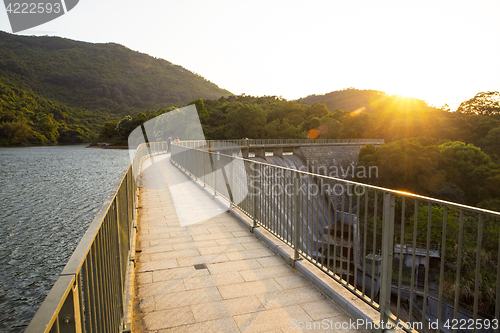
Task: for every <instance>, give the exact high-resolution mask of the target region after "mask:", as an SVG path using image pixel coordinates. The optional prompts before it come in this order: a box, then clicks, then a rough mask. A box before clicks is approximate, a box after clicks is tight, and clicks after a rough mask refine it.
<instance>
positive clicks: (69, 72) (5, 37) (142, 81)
mask: <svg viewBox="0 0 500 333" xmlns="http://www.w3.org/2000/svg"><path fill="white" fill-rule="evenodd" d="M0 85H1V86H0V89H1V92H0V93H1V95H0V103H1V104H0V126H1V127H0V136H1V137H2V138H3V140H2V141H1V142H0V145H22V144H51V143H74V142H81V140H83V141H87V142H88V141H90V140H91V139H95V137H96V136H97V133H98V131H99V129H100V128H101V127H102V126H103V125H104V123H105V122H106V121H109V120H113V119H114V120H119V119H120V118H122V117H123V116H125V115H127V114H132V115H135V114H137V113H140V112H146V111H147V110H157V109H159V108H162V107H166V106H171V105H174V106H181V105H184V104H186V103H188V102H189V101H191V100H193V99H196V98H219V97H220V96H229V95H230V93H229V92H228V91H227V90H223V89H220V88H218V87H217V86H216V85H215V84H213V83H211V82H209V81H207V80H205V79H204V78H202V77H201V76H199V75H197V74H195V73H192V72H190V71H188V70H186V69H184V68H182V67H180V66H177V65H174V64H172V63H170V62H168V61H165V60H163V59H157V58H153V57H150V56H148V55H146V54H143V53H139V52H135V51H132V50H130V49H127V48H126V47H124V46H121V45H118V44H113V43H107V44H92V43H84V42H78V41H73V40H69V39H64V38H60V37H34V36H31V37H28V36H18V35H13V34H8V33H5V32H0ZM52 111H54V113H53V112H52ZM50 114H52V116H50ZM44 117H46V119H49V118H50V119H52V121H53V122H54V123H55V125H54V126H55V130H54V132H53V133H51V134H49V133H48V131H49V130H42V129H41V127H40V126H42V125H40V121H42V120H41V119H42V118H44ZM51 117H52V118H51ZM38 118H40V119H38ZM49 122H50V121H49ZM42 127H43V126H42ZM66 127H67V129H66ZM68 131H69V132H68ZM72 131H73V132H74V131H76V132H78V133H76V132H74V133H73V132H72ZM80 131H81V133H80ZM70 132H71V133H70ZM68 133H70V134H69V136H68ZM44 137H45V138H44Z"/></svg>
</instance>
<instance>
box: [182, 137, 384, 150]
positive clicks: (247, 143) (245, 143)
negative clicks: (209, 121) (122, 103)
mask: <svg viewBox="0 0 500 333" xmlns="http://www.w3.org/2000/svg"><path fill="white" fill-rule="evenodd" d="M383 143H384V139H238V140H183V141H180V142H176V143H175V144H177V145H180V146H183V147H189V148H200V147H206V148H211V149H217V148H223V147H234V146H239V147H242V148H243V147H252V146H273V145H328V144H375V145H381V144H383Z"/></svg>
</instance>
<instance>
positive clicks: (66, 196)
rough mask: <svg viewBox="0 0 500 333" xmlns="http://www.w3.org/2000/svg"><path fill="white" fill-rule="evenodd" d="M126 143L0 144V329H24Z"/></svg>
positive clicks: (117, 167)
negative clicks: (98, 145) (99, 146)
mask: <svg viewBox="0 0 500 333" xmlns="http://www.w3.org/2000/svg"><path fill="white" fill-rule="evenodd" d="M129 163H130V160H129V157H128V151H127V150H115V149H86V148H85V147H84V146H62V147H30V148H0V332H23V331H24V330H25V329H26V327H27V326H28V324H29V322H30V320H31V318H32V317H33V316H34V314H35V312H36V310H37V309H38V308H39V307H40V305H41V303H42V302H43V300H44V299H45V296H46V295H47V294H48V292H49V290H50V289H51V288H52V285H53V284H54V282H55V281H56V280H57V277H58V276H59V273H61V271H62V269H63V268H64V266H65V264H66V261H67V260H68V259H69V257H70V255H71V254H72V252H73V250H74V249H75V248H76V245H77V244H78V242H79V240H80V239H81V237H82V236H83V234H84V233H85V231H86V230H87V227H88V226H89V224H90V222H91V221H92V219H93V217H94V215H95V213H96V212H97V211H98V210H99V208H100V207H101V205H102V203H103V202H104V199H105V197H106V196H107V195H108V194H109V192H110V190H111V188H112V187H113V185H114V184H115V183H116V182H117V181H118V179H119V178H120V176H121V175H122V174H123V172H124V171H125V170H126V168H127V167H128V164H129Z"/></svg>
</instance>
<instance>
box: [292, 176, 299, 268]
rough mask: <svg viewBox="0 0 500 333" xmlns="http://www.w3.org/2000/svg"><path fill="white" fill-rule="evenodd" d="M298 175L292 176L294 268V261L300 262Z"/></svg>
mask: <svg viewBox="0 0 500 333" xmlns="http://www.w3.org/2000/svg"><path fill="white" fill-rule="evenodd" d="M299 177H300V176H299V175H298V174H297V172H294V174H293V198H294V200H293V229H294V230H293V235H294V237H293V242H294V254H293V263H294V266H295V261H297V260H300V256H299V250H300V207H299V205H300V196H299Z"/></svg>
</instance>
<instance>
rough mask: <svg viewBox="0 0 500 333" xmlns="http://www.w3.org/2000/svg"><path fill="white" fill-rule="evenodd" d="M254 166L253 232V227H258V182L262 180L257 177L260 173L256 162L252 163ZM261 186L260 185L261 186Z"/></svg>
mask: <svg viewBox="0 0 500 333" xmlns="http://www.w3.org/2000/svg"><path fill="white" fill-rule="evenodd" d="M251 166H252V169H253V174H252V178H253V179H252V189H253V191H252V193H253V226H252V232H253V229H255V228H257V212H258V210H257V209H258V207H257V205H258V200H259V195H258V190H259V188H257V185H256V183H257V184H259V183H260V182H259V181H258V180H257V178H259V173H258V170H257V164H256V163H252V164H251ZM259 187H260V186H259Z"/></svg>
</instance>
